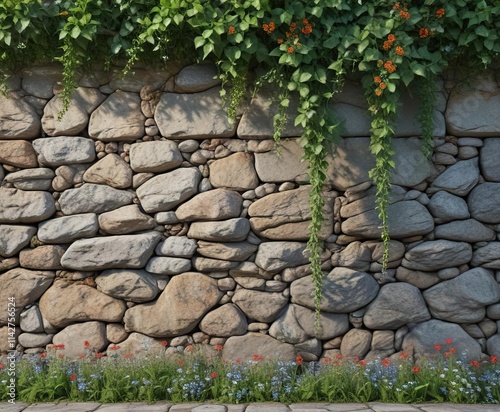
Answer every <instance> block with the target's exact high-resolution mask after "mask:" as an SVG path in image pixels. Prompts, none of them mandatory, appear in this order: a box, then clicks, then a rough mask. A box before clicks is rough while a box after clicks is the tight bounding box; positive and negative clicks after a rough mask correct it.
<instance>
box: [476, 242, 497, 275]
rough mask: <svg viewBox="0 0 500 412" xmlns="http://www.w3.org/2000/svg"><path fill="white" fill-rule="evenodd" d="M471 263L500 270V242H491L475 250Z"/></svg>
mask: <svg viewBox="0 0 500 412" xmlns="http://www.w3.org/2000/svg"><path fill="white" fill-rule="evenodd" d="M471 265H472V266H481V267H483V268H487V269H498V270H500V242H490V243H488V244H487V245H486V246H482V247H480V248H477V249H476V250H474V252H473V254H472V261H471Z"/></svg>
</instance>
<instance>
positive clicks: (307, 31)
mask: <svg viewBox="0 0 500 412" xmlns="http://www.w3.org/2000/svg"><path fill="white" fill-rule="evenodd" d="M312 31H313V29H312V26H311V25H310V24H306V25H305V26H304V27H302V33H304V34H306V35H307V34H310V33H311V32H312Z"/></svg>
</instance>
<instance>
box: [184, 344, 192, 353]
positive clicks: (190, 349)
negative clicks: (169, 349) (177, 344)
mask: <svg viewBox="0 0 500 412" xmlns="http://www.w3.org/2000/svg"><path fill="white" fill-rule="evenodd" d="M184 350H185V351H186V352H192V351H193V345H188V346H186V348H185V349H184Z"/></svg>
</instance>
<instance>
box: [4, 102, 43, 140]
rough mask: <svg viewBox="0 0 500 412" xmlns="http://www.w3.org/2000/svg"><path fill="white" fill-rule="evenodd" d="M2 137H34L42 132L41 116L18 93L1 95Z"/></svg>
mask: <svg viewBox="0 0 500 412" xmlns="http://www.w3.org/2000/svg"><path fill="white" fill-rule="evenodd" d="M0 107H1V108H2V113H1V114H0V139H5V140H9V139H33V138H35V137H37V136H39V134H40V117H39V116H38V114H37V113H36V111H35V109H34V108H33V107H32V106H31V105H30V104H28V103H26V102H25V101H24V100H22V98H21V96H20V95H18V94H17V93H9V94H8V95H7V96H4V95H3V94H2V95H0Z"/></svg>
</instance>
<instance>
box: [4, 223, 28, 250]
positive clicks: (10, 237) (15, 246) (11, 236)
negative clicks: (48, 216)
mask: <svg viewBox="0 0 500 412" xmlns="http://www.w3.org/2000/svg"><path fill="white" fill-rule="evenodd" d="M35 233H36V228H35V227H33V226H20V225H19V226H18V225H1V224H0V256H3V257H11V256H14V255H15V254H16V253H17V252H19V251H20V250H21V249H22V248H23V247H24V246H26V245H27V244H28V243H29V242H30V240H31V238H32V237H33V236H34V235H35Z"/></svg>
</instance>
